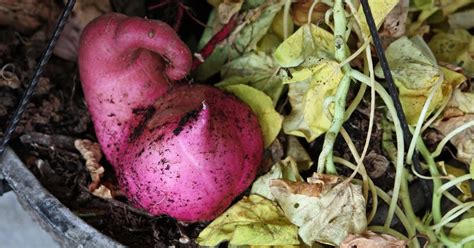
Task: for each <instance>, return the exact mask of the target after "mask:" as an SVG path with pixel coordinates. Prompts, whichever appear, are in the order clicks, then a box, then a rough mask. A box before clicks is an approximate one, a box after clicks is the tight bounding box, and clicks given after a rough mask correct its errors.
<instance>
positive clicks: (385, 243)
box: [339, 231, 407, 248]
mask: <svg viewBox="0 0 474 248" xmlns="http://www.w3.org/2000/svg"><path fill="white" fill-rule="evenodd" d="M406 246H407V242H406V241H405V240H399V239H397V238H395V237H393V236H390V235H388V234H378V233H374V232H372V231H367V232H365V233H362V234H357V235H353V234H349V236H347V237H346V239H344V241H343V242H342V243H341V245H340V246H339V247H340V248H379V247H385V248H403V247H406Z"/></svg>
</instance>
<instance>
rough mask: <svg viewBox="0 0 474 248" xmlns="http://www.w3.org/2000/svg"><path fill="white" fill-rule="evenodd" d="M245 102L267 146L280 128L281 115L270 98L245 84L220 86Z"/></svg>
mask: <svg viewBox="0 0 474 248" xmlns="http://www.w3.org/2000/svg"><path fill="white" fill-rule="evenodd" d="M222 89H224V90H225V91H227V92H231V93H232V94H234V95H235V96H237V97H238V98H239V99H240V100H242V101H243V102H245V103H246V104H247V105H249V107H250V108H251V109H252V111H253V112H254V113H255V115H256V116H257V118H258V121H259V123H260V128H261V129H262V134H263V140H264V142H265V147H268V146H269V145H270V144H271V143H272V142H273V140H275V138H276V137H277V135H278V133H279V132H280V129H281V124H282V117H281V115H280V114H279V113H278V112H276V111H275V109H274V108H273V102H272V99H271V98H270V97H269V96H267V95H265V93H263V92H261V91H259V90H257V89H255V88H252V87H250V86H248V85H245V84H236V85H227V86H222Z"/></svg>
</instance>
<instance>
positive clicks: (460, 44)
mask: <svg viewBox="0 0 474 248" xmlns="http://www.w3.org/2000/svg"><path fill="white" fill-rule="evenodd" d="M429 46H430V48H431V50H432V51H433V53H434V55H435V56H436V58H437V59H438V60H439V61H443V62H447V63H452V64H456V65H459V66H461V67H462V68H464V70H465V72H466V74H467V75H470V76H474V57H473V55H474V36H472V35H471V34H470V33H469V32H468V31H466V30H463V29H457V30H454V31H452V32H449V33H438V34H436V35H435V36H433V38H432V39H431V41H430V42H429Z"/></svg>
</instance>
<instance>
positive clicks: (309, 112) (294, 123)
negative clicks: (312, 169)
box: [283, 60, 343, 142]
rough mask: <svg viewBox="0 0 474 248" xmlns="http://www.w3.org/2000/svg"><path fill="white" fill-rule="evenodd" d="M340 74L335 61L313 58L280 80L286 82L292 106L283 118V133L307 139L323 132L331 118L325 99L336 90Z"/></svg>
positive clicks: (328, 125)
mask: <svg viewBox="0 0 474 248" xmlns="http://www.w3.org/2000/svg"><path fill="white" fill-rule="evenodd" d="M342 77H343V74H342V71H341V69H340V67H339V64H338V63H337V62H335V61H331V60H322V61H317V62H315V63H314V65H313V66H311V67H308V68H301V69H296V70H295V71H293V72H292V78H289V79H286V80H285V81H284V83H287V84H289V91H288V97H289V100H290V103H291V108H292V110H291V113H290V114H289V115H288V116H286V117H285V119H284V121H283V130H284V131H285V133H286V134H290V135H294V136H299V137H304V138H306V140H307V141H308V142H311V141H313V140H314V139H316V138H317V137H318V136H319V135H321V134H323V133H324V132H326V131H327V130H328V129H329V127H330V125H331V120H330V116H328V115H329V113H326V110H327V109H328V108H329V106H325V103H326V100H327V99H328V97H331V96H333V95H334V94H335V93H336V89H337V87H338V85H339V82H340V80H341V78H342ZM329 109H330V108H329Z"/></svg>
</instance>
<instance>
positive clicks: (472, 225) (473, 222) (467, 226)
mask: <svg viewBox="0 0 474 248" xmlns="http://www.w3.org/2000/svg"><path fill="white" fill-rule="evenodd" d="M472 235H474V218H468V219H464V220H461V221H460V222H458V223H457V224H456V225H455V226H454V227H453V229H451V231H450V232H449V238H450V239H452V240H453V241H455V242H459V241H461V240H462V239H463V238H466V237H469V236H472ZM463 247H464V248H474V241H471V242H469V243H467V244H465V245H464V246H463Z"/></svg>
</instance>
